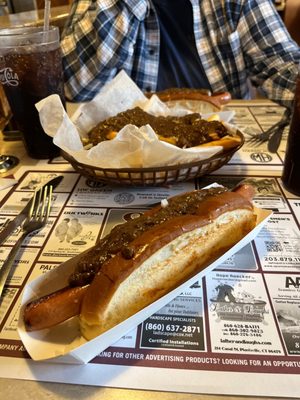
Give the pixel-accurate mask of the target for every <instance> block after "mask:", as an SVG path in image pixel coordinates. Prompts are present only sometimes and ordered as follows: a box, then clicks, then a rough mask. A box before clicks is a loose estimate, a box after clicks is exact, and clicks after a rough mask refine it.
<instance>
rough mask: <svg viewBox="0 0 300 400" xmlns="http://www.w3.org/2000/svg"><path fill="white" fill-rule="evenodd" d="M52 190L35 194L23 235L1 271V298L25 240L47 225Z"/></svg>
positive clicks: (41, 190)
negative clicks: (30, 234)
mask: <svg viewBox="0 0 300 400" xmlns="http://www.w3.org/2000/svg"><path fill="white" fill-rule="evenodd" d="M52 190H53V188H52V185H50V186H45V187H44V188H42V189H39V190H36V191H35V193H34V196H33V201H32V205H31V208H30V210H29V212H28V215H27V218H26V219H25V221H24V223H23V226H22V230H23V232H22V235H21V236H20V238H19V239H18V240H17V242H16V244H15V245H14V247H13V248H12V250H11V252H10V253H9V255H8V258H7V259H6V260H5V262H4V263H3V265H2V267H1V269H0V297H1V295H2V291H3V288H4V285H5V282H6V280H7V277H8V275H9V272H10V271H11V268H12V266H13V263H14V259H15V256H16V254H17V252H18V250H19V248H20V247H21V245H22V243H23V240H24V239H25V237H26V236H27V235H28V234H29V233H32V232H34V231H38V230H40V229H41V228H43V227H44V226H45V225H46V222H47V220H48V217H49V213H50V208H51V198H52Z"/></svg>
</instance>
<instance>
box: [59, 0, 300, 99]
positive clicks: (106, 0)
mask: <svg viewBox="0 0 300 400" xmlns="http://www.w3.org/2000/svg"><path fill="white" fill-rule="evenodd" d="M190 1H191V4H192V8H193V16H194V34H195V39H196V46H197V50H198V53H199V57H200V59H201V62H202V64H203V67H204V70H205V72H206V75H207V78H208V80H209V82H210V85H211V87H212V89H213V91H214V92H222V91H229V92H230V93H231V95H232V97H233V98H249V96H250V91H249V80H248V79H250V80H251V82H252V84H253V85H254V86H259V87H260V88H261V89H262V91H263V92H264V93H265V94H266V95H267V96H268V97H269V98H270V99H272V100H274V101H276V102H279V103H281V104H284V105H287V106H290V105H291V102H292V99H293V95H294V90H295V80H296V76H297V71H298V68H297V65H298V63H299V61H300V49H299V47H298V46H297V44H296V43H295V42H294V41H293V40H292V39H291V38H290V36H289V34H288V33H287V31H286V28H285V26H284V24H283V22H282V21H281V19H280V17H279V16H278V15H277V13H276V11H275V8H274V5H273V3H272V1H271V0H190ZM61 47H62V52H63V64H64V74H65V81H66V96H67V98H68V99H70V100H73V101H88V100H91V99H92V98H93V97H94V96H95V95H96V94H97V93H98V92H99V91H100V89H101V88H102V86H103V85H104V84H105V83H106V82H108V81H109V80H111V79H112V78H113V77H114V76H115V75H116V74H117V73H118V72H119V71H120V70H122V69H123V70H125V71H126V72H127V74H128V75H129V76H130V77H131V78H132V79H133V80H134V81H135V82H136V84H137V85H138V86H139V87H140V88H141V89H142V90H143V91H155V90H156V83H157V74H158V64H159V26H158V20H157V16H156V13H155V9H154V8H153V6H152V4H151V0H73V5H72V9H71V13H70V17H69V19H68V21H67V24H66V27H65V30H64V32H63V36H62V41H61Z"/></svg>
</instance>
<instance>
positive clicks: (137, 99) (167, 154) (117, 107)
mask: <svg viewBox="0 0 300 400" xmlns="http://www.w3.org/2000/svg"><path fill="white" fill-rule="evenodd" d="M202 103H204V102H202ZM208 104H209V103H205V106H204V109H205V112H206V114H203V113H202V112H201V110H200V109H201V102H199V108H200V109H199V111H198V112H200V113H201V115H202V117H203V118H207V117H208V116H209V115H211V114H218V115H219V117H220V119H221V120H222V121H224V122H227V123H228V122H229V121H230V120H231V119H232V118H233V115H234V112H233V111H223V112H218V113H217V112H215V111H214V110H213V107H212V106H211V113H208V114H207V111H208V109H209V106H208ZM136 106H139V107H140V108H142V109H143V110H145V111H147V112H150V113H152V114H154V115H163V116H167V115H184V114H187V113H189V112H191V111H189V110H187V109H184V108H182V107H181V106H179V107H172V108H169V107H168V106H167V105H166V104H165V103H163V102H162V101H160V100H159V98H158V97H157V96H155V95H154V96H152V97H151V99H148V98H147V97H145V95H144V94H143V92H142V91H141V90H140V89H139V88H138V86H136V84H135V83H134V82H133V81H132V80H131V79H130V78H129V77H128V75H127V74H126V73H125V72H124V71H121V72H120V73H119V74H118V75H117V76H116V77H115V78H114V79H113V80H112V81H111V82H109V83H108V84H107V85H105V86H104V87H103V89H102V90H101V92H100V93H99V94H98V95H97V96H95V98H94V99H93V100H92V101H90V102H88V103H84V104H82V105H80V106H79V108H78V110H77V111H76V112H75V114H74V115H73V116H72V118H71V119H70V118H69V117H68V115H67V113H66V112H65V110H64V108H63V105H62V103H61V101H60V98H59V96H58V95H51V96H49V97H47V98H45V99H43V100H41V101H40V102H39V103H37V104H36V107H37V109H38V111H39V115H40V120H41V124H42V126H43V128H44V130H45V132H46V133H47V134H48V135H49V136H52V137H53V142H54V143H55V144H56V145H57V146H58V147H60V148H61V149H62V150H63V151H65V152H66V153H68V154H70V155H71V156H72V157H73V158H75V160H77V161H78V162H80V163H83V164H88V165H91V166H94V167H100V168H146V167H158V166H166V165H177V164H182V163H187V162H192V161H200V160H205V159H208V158H209V157H211V156H213V155H215V154H217V153H219V152H220V151H222V147H221V146H212V147H203V148H199V147H197V148H189V149H181V148H179V147H177V146H174V145H172V144H170V143H166V142H163V141H160V140H159V139H158V137H157V135H156V134H155V132H154V131H153V129H152V128H151V127H150V126H149V125H147V126H145V127H142V128H137V127H135V126H134V125H127V126H126V127H124V128H123V129H122V130H121V131H120V132H119V133H118V135H117V136H116V137H115V138H114V139H112V140H110V141H105V142H102V143H99V144H98V145H97V146H94V147H93V148H92V149H89V150H87V149H85V148H84V146H83V144H82V141H81V137H83V138H84V137H87V133H88V132H89V131H90V130H91V129H92V128H93V127H94V126H96V125H97V124H98V123H99V122H100V121H103V120H104V119H106V118H109V117H112V116H115V115H116V114H118V113H119V112H122V111H126V110H128V109H130V108H134V107H136ZM227 127H228V129H229V131H230V132H232V133H233V134H235V132H236V128H234V127H233V126H230V125H227Z"/></svg>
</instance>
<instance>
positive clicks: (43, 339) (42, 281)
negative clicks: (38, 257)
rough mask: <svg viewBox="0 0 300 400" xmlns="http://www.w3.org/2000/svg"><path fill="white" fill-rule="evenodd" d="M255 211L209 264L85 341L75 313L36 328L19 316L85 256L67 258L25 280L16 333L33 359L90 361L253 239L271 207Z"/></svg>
mask: <svg viewBox="0 0 300 400" xmlns="http://www.w3.org/2000/svg"><path fill="white" fill-rule="evenodd" d="M255 213H256V214H257V223H256V226H255V227H254V229H253V230H252V231H251V232H249V233H248V234H247V235H246V236H245V237H244V238H243V239H242V240H240V241H239V242H238V243H237V244H236V245H234V246H233V247H232V248H231V249H229V250H228V251H227V252H226V253H225V254H223V255H222V256H221V257H219V258H218V259H217V260H215V261H214V262H213V263H212V264H210V265H208V266H207V267H206V268H205V269H203V270H202V271H201V272H199V273H198V274H196V275H194V276H193V277H191V278H190V279H188V280H187V281H186V282H185V283H183V284H181V285H179V286H178V287H177V288H175V289H174V290H171V291H170V292H169V293H167V294H166V295H164V296H163V297H161V298H160V299H158V300H156V301H155V302H153V303H152V304H150V305H148V306H147V307H145V308H144V309H143V310H141V311H139V312H137V313H136V314H134V315H133V316H131V317H130V318H128V319H126V320H125V321H123V322H121V323H120V324H118V325H116V326H115V327H113V328H112V329H110V330H108V331H106V332H104V333H103V334H101V335H100V336H98V337H96V338H95V339H93V340H90V341H86V340H85V339H84V338H83V337H82V336H81V335H80V330H79V321H78V318H77V317H74V318H71V319H70V320H68V321H66V322H65V323H63V324H60V325H58V326H57V327H54V328H51V329H44V330H41V331H36V332H27V331H26V330H25V327H24V323H23V320H22V314H23V309H24V307H25V305H26V304H27V303H28V302H30V301H31V300H33V299H35V298H38V297H41V296H43V295H46V294H48V293H50V292H53V291H55V290H58V289H61V288H62V287H64V286H66V284H67V282H68V277H69V275H70V273H71V272H73V271H74V265H75V264H76V262H77V261H78V260H79V259H80V258H81V257H83V256H84V253H82V254H81V255H78V256H76V257H74V258H72V259H70V260H68V261H66V262H65V263H63V264H61V265H60V266H59V267H57V268H56V269H54V270H51V271H49V272H47V274H45V275H42V276H40V277H39V278H37V279H35V280H34V281H32V282H30V283H28V284H27V285H26V286H25V289H24V292H23V297H22V300H21V311H20V319H19V325H18V333H19V336H20V338H21V340H22V342H23V344H24V346H25V348H26V350H27V351H28V353H29V354H30V356H31V357H32V359H33V360H46V359H53V362H59V363H73V364H75V363H81V364H83V363H87V362H89V361H90V360H92V359H93V358H94V357H96V356H97V355H98V354H99V353H100V352H101V351H104V350H105V349H106V348H107V347H109V346H110V345H112V344H114V343H115V342H116V341H117V340H118V339H120V338H121V337H122V336H123V335H125V334H126V333H127V332H129V331H130V330H132V329H133V328H135V327H136V326H137V325H139V324H140V323H142V322H143V321H144V320H145V319H146V318H148V317H150V316H151V315H153V314H154V313H155V312H157V311H158V310H160V309H161V308H162V307H163V306H165V305H166V304H168V303H169V302H170V301H171V300H173V299H174V298H175V297H176V296H178V295H179V294H180V293H181V292H182V291H183V290H184V288H186V287H189V286H191V285H192V284H193V283H194V282H195V281H196V280H199V279H201V278H202V277H203V276H204V275H205V274H207V273H208V272H209V271H211V270H212V269H214V268H216V267H217V266H218V265H220V264H221V263H222V262H225V261H226V260H227V259H228V258H229V257H230V256H231V255H233V254H234V253H236V252H237V251H238V250H239V249H241V248H242V247H244V246H245V245H246V244H247V243H248V242H249V241H251V240H253V239H254V238H255V236H256V235H257V234H258V232H259V231H260V230H261V228H262V227H263V226H264V224H265V223H266V222H267V220H268V219H269V218H270V216H271V214H272V212H271V211H268V210H263V209H258V208H255Z"/></svg>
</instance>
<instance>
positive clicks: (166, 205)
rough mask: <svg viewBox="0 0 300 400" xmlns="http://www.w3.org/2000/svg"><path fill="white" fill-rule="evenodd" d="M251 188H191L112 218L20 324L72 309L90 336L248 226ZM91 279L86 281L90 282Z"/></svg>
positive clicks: (41, 322) (32, 325)
mask: <svg viewBox="0 0 300 400" xmlns="http://www.w3.org/2000/svg"><path fill="white" fill-rule="evenodd" d="M253 195H254V189H253V187H251V186H249V185H241V186H239V187H238V188H237V189H236V191H234V192H229V191H227V189H225V188H216V189H209V190H195V191H193V192H190V193H186V194H183V195H179V196H175V197H173V198H170V199H168V200H165V201H164V202H163V203H162V205H160V206H156V207H154V208H152V209H151V210H149V211H147V212H145V213H144V214H143V215H141V216H140V217H139V218H135V219H133V220H129V221H128V222H126V223H124V224H120V225H116V226H115V227H114V228H113V229H112V231H111V232H110V233H109V234H108V235H107V236H105V237H104V238H102V239H101V240H100V241H99V242H98V243H97V244H96V245H95V246H94V247H92V248H91V249H90V250H87V251H86V252H84V253H83V254H82V256H81V257H80V259H79V261H77V262H76V264H75V265H74V272H73V273H72V275H71V276H70V278H69V286H68V287H65V288H63V289H61V290H58V291H57V292H55V293H51V294H49V295H46V296H44V297H42V298H39V299H34V300H33V301H31V302H30V303H28V304H27V305H26V307H25V308H24V309H23V320H24V323H25V327H26V329H27V330H28V331H34V330H39V329H45V328H50V327H52V326H55V325H57V324H59V323H61V322H63V321H65V320H67V319H68V318H71V317H73V316H75V315H78V314H81V315H80V321H81V329H82V333H83V335H84V336H85V337H86V338H88V339H90V338H92V337H94V336H96V335H98V334H99V333H101V332H103V331H105V330H107V329H109V328H110V327H112V326H114V325H115V324H117V323H118V322H120V321H122V320H123V319H125V318H127V317H128V316H130V315H132V314H134V313H135V312H136V311H137V310H139V309H141V308H143V307H144V306H145V305H147V304H149V303H151V302H153V301H154V300H156V299H157V298H158V297H160V296H162V295H163V294H164V293H166V292H167V291H169V290H171V289H172V288H173V287H175V286H177V285H179V284H180V283H181V282H182V281H184V280H186V279H187V278H189V277H190V276H192V275H194V274H195V273H196V272H197V271H200V270H201V269H203V268H205V266H207V265H208V264H210V263H211V262H212V261H213V260H214V259H216V258H217V257H218V256H219V255H220V254H222V253H223V252H225V251H226V250H227V249H228V248H229V247H231V246H232V245H233V244H235V243H236V242H237V241H238V240H239V239H240V238H241V237H243V236H244V235H245V234H246V233H248V231H250V230H251V229H252V227H253V226H254V224H255V215H254V213H253V207H252V203H251V201H250V200H251V199H252V197H253ZM91 282H92V284H90V283H91Z"/></svg>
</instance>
